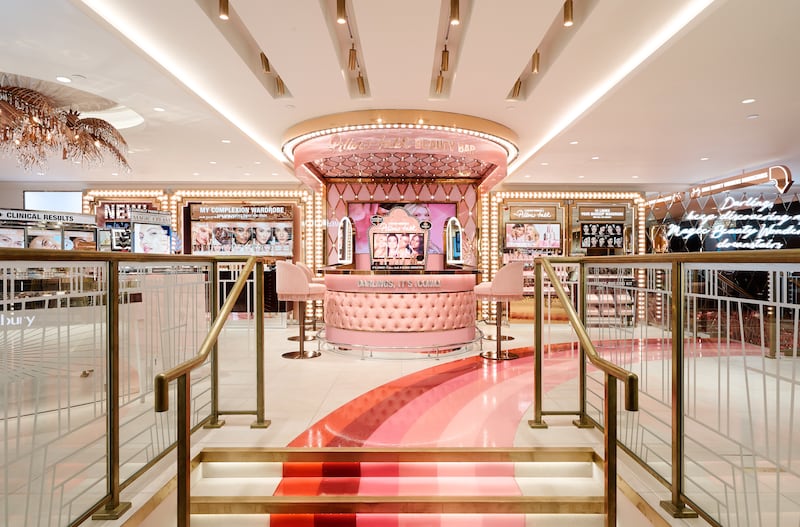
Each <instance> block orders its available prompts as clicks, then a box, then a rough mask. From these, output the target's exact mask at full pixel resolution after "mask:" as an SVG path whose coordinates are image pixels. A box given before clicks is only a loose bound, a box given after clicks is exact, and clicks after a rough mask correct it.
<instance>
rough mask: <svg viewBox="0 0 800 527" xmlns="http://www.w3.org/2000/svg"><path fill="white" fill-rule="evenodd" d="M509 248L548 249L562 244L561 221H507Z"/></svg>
mask: <svg viewBox="0 0 800 527" xmlns="http://www.w3.org/2000/svg"><path fill="white" fill-rule="evenodd" d="M505 246H506V248H507V249H547V248H555V247H560V246H561V224H560V223H506V239H505Z"/></svg>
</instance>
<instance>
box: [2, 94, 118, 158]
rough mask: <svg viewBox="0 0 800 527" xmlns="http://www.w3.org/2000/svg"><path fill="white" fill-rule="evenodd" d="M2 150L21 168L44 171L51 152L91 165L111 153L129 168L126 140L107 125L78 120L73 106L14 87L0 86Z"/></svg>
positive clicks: (89, 119)
mask: <svg viewBox="0 0 800 527" xmlns="http://www.w3.org/2000/svg"><path fill="white" fill-rule="evenodd" d="M0 153H6V154H10V155H14V156H16V158H17V163H18V164H19V166H21V167H22V168H23V169H25V170H31V169H33V168H34V167H38V168H40V169H45V168H46V167H47V160H48V158H49V157H50V156H52V155H55V154H61V158H62V159H64V160H72V161H74V162H78V163H84V164H87V165H90V166H99V165H101V164H102V163H103V161H104V155H105V154H110V155H111V156H112V157H113V158H114V160H115V161H116V162H117V164H119V165H120V167H121V168H122V169H124V170H125V171H130V166H129V165H128V161H127V160H126V159H125V156H126V155H127V153H128V144H127V143H126V142H125V139H124V138H123V137H122V134H120V133H119V130H117V129H116V128H114V127H113V126H112V125H111V124H110V123H108V122H106V121H104V120H102V119H97V118H83V119H82V118H81V117H80V113H79V112H78V111H77V110H73V109H70V110H65V109H61V108H58V107H57V105H56V103H55V101H54V100H53V99H51V98H50V97H48V96H46V95H44V94H42V93H40V92H38V91H35V90H32V89H29V88H22V87H18V86H0Z"/></svg>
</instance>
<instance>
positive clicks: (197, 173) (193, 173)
mask: <svg viewBox="0 0 800 527" xmlns="http://www.w3.org/2000/svg"><path fill="white" fill-rule="evenodd" d="M192 175H193V176H199V175H200V172H192Z"/></svg>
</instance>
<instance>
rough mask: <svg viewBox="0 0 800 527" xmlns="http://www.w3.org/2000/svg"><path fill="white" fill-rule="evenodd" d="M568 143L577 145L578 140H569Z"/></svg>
mask: <svg viewBox="0 0 800 527" xmlns="http://www.w3.org/2000/svg"><path fill="white" fill-rule="evenodd" d="M569 144H571V145H577V144H578V142H577V141H570V142H569Z"/></svg>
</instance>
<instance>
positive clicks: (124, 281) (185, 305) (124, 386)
mask: <svg viewBox="0 0 800 527" xmlns="http://www.w3.org/2000/svg"><path fill="white" fill-rule="evenodd" d="M209 268H210V266H208V265H207V264H187V263H175V264H172V263H171V264H169V265H165V264H164V263H161V262H159V263H149V264H145V263H136V264H130V265H128V264H125V265H124V266H121V268H120V297H121V298H120V308H119V310H120V313H119V315H120V324H119V339H120V459H121V466H120V478H121V479H122V480H125V479H126V478H129V477H130V476H132V475H133V474H134V473H135V472H136V471H137V470H139V469H140V468H141V467H143V466H144V465H145V464H146V463H148V462H150V461H152V460H153V459H154V458H155V457H156V456H158V455H159V454H161V453H162V452H164V451H165V450H166V449H167V448H169V447H170V445H172V444H173V443H174V442H175V440H176V437H177V436H176V430H175V426H176V423H177V413H176V412H177V410H178V409H177V403H176V398H175V384H176V383H174V382H173V383H171V385H170V408H169V411H168V412H163V413H156V412H154V411H153V407H154V403H153V381H154V379H155V376H156V374H158V373H160V372H162V371H165V370H168V369H170V368H172V367H174V366H177V365H178V364H180V363H182V362H184V361H186V360H188V359H190V358H191V357H193V356H195V355H197V353H198V352H199V351H200V346H201V345H202V343H203V340H204V338H205V336H206V335H207V334H208V331H209V329H210V316H209V298H210V296H209V291H210V289H209V284H208V270H209ZM190 378H191V383H192V399H191V401H192V409H191V412H192V413H191V415H192V419H191V424H192V426H194V425H196V424H198V423H199V422H200V421H202V420H203V419H205V418H206V417H208V416H209V415H210V413H211V380H210V368H209V366H208V364H205V365H203V366H202V367H200V368H199V369H196V370H194V371H192V374H191V377H190Z"/></svg>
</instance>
